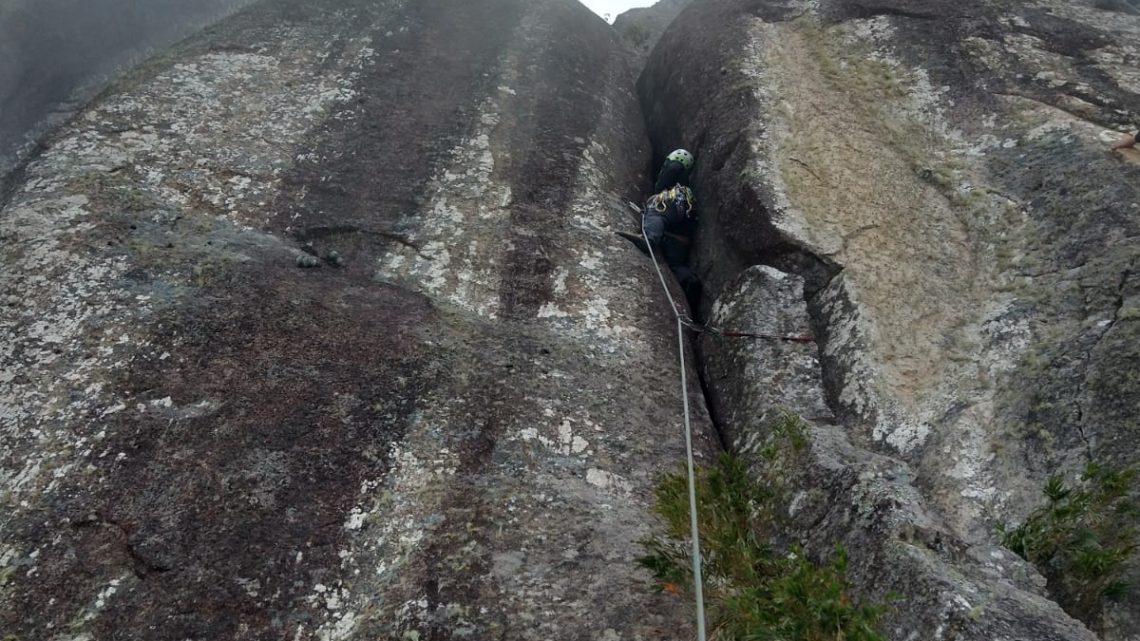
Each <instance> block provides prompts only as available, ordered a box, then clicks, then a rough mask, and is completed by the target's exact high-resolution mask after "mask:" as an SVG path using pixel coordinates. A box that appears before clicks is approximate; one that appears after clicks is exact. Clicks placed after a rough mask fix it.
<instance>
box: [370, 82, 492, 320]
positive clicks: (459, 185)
mask: <svg viewBox="0 0 1140 641" xmlns="http://www.w3.org/2000/svg"><path fill="white" fill-rule="evenodd" d="M508 99H509V96H508V97H506V98H504V97H503V96H492V97H488V98H486V99H485V100H484V101H483V104H482V105H481V107H480V112H479V113H480V115H479V117H478V118H477V123H478V124H477V126H476V129H475V131H473V132H472V133H471V135H470V136H469V137H468V138H467V139H466V140H464V141H462V142H461V143H459V144H458V145H457V146H456V147H454V148H453V149H452V150H451V151H450V152H449V154H448V161H447V162H446V164H445V165H444V167H443V168H442V169H441V170H440V171H439V172H438V174H437V175H436V176H435V178H433V180H432V181H431V183H430V187H429V191H430V193H431V199H430V201H429V203H428V205H427V206H426V208H425V211H423V212H422V213H421V215H420V217H419V218H420V220H421V221H422V224H421V227H420V229H419V230H418V232H417V234H416V239H417V240H418V241H420V242H422V243H423V245H422V249H421V250H418V251H417V250H416V249H414V248H413V247H402V248H400V249H397V250H393V252H392V253H389V254H387V255H385V256H384V257H382V258H381V259H380V264H379V266H378V269H377V273H376V275H377V278H380V279H382V280H387V281H392V282H396V283H400V284H402V285H404V286H410V287H413V288H415V289H418V290H421V291H423V292H424V293H426V294H429V295H431V296H433V297H435V298H438V299H440V300H443V301H446V302H448V303H451V304H453V305H456V306H458V307H460V308H462V309H465V310H467V311H470V312H473V313H476V314H479V315H480V316H483V317H486V318H495V317H496V316H497V314H498V309H499V284H500V282H501V280H502V276H501V274H500V273H499V269H500V265H501V264H502V262H503V256H505V254H506V252H507V251H508V250H509V249H510V248H509V246H508V243H507V242H505V238H506V237H507V236H508V235H509V231H510V211H509V207H510V203H511V190H510V187H509V186H508V185H506V184H503V183H501V182H500V181H498V180H496V178H495V167H496V162H495V151H494V144H497V143H493V142H492V141H493V139H497V136H498V134H499V124H500V116H499V114H500V112H501V111H502V109H503V108H504V106H503V104H502V103H503V102H505V101H506V100H508Z"/></svg>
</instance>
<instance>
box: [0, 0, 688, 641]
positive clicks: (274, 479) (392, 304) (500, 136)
mask: <svg viewBox="0 0 1140 641" xmlns="http://www.w3.org/2000/svg"><path fill="white" fill-rule="evenodd" d="M623 51H624V49H623V48H622V45H621V44H620V41H619V39H618V37H617V35H616V34H615V33H614V32H613V31H612V30H610V29H609V28H607V27H606V25H605V24H604V23H603V22H602V21H601V20H600V19H598V18H597V17H595V16H593V15H592V14H590V13H589V12H587V11H586V10H585V9H584V8H583V7H581V6H579V5H577V4H576V3H573V2H568V1H562V0H549V1H547V0H537V1H536V0H525V1H523V0H473V1H465V2H444V1H442V0H420V1H417V2H406V3H405V2H397V1H387V2H373V1H364V0H360V1H349V2H343V1H338V2H296V1H292V0H281V1H271V2H265V3H261V4H258V5H256V6H255V7H254V8H252V9H250V10H247V11H245V12H243V13H241V14H240V15H238V16H236V17H234V18H232V19H229V20H227V21H225V22H223V23H221V24H220V25H219V26H217V27H216V28H214V29H212V30H211V31H210V32H209V33H208V34H205V35H204V36H202V37H198V38H194V39H192V40H190V41H188V42H186V43H184V44H183V45H181V46H179V47H178V48H177V49H175V50H174V51H173V52H171V53H169V54H167V55H164V56H163V57H161V58H160V59H158V60H155V61H153V62H151V63H149V64H147V65H145V66H144V67H142V68H141V69H139V70H138V71H136V72H135V73H133V74H132V75H131V77H130V78H129V79H127V80H126V81H124V82H121V83H119V84H117V85H116V86H115V87H114V88H113V89H112V90H111V91H109V92H108V93H107V94H106V95H104V96H103V97H102V98H101V99H100V100H99V101H98V102H96V103H94V104H93V105H91V106H90V107H89V108H87V109H86V110H85V111H84V112H83V113H82V114H81V115H80V116H79V117H78V118H77V119H76V120H75V121H74V122H73V123H71V124H69V125H68V126H66V127H64V128H62V129H61V130H60V131H58V132H57V133H56V134H55V135H53V136H52V137H51V138H50V140H48V141H47V144H46V146H45V148H44V149H43V151H42V152H41V153H39V154H38V155H37V156H36V157H35V158H34V159H33V160H32V162H30V163H29V164H28V165H27V166H26V167H25V168H23V169H22V170H21V173H20V176H19V180H18V182H16V183H14V185H13V188H12V190H11V191H10V193H8V194H6V196H5V201H4V204H3V210H2V212H0V237H2V239H3V240H2V243H3V244H2V247H3V249H2V252H3V253H2V256H3V270H2V272H0V294H2V295H3V297H4V298H3V303H4V305H5V307H4V313H3V315H2V316H0V332H2V336H3V340H0V346H2V347H0V350H2V358H3V362H4V367H3V371H2V373H0V430H2V434H3V435H2V438H0V488H2V490H3V491H2V493H0V501H2V507H0V515H2V516H0V630H2V631H3V634H0V636H5V635H11V636H12V637H14V638H17V639H21V640H23V639H60V640H63V639H69V640H75V641H79V640H85V639H100V640H101V639H148V640H155V641H157V640H164V639H170V640H179V641H181V640H184V639H321V640H323V641H328V640H335V639H384V638H403V639H411V638H419V639H450V638H473V639H489V638H495V639H551V638H563V639H600V640H601V639H605V640H610V639H625V640H631V639H646V640H649V639H654V640H656V639H670V638H683V637H686V636H688V635H689V634H690V633H689V626H690V623H689V622H690V620H691V615H690V609H689V606H688V605H687V604H683V603H679V602H678V601H676V600H675V599H674V598H672V597H669V596H668V595H661V594H660V593H659V591H657V590H654V589H652V586H650V585H648V583H647V579H648V576H647V575H644V574H641V573H639V571H638V570H636V569H635V565H634V563H633V562H632V561H633V557H634V556H635V555H637V554H638V553H639V552H640V550H639V546H638V545H637V541H638V539H640V538H641V537H643V536H645V535H646V534H647V533H648V532H649V531H650V528H651V527H652V520H651V519H650V518H649V516H648V513H647V505H648V503H649V501H650V499H651V487H652V484H653V481H654V478H655V476H656V475H657V474H658V473H659V472H661V471H663V470H666V469H669V468H671V467H673V466H674V465H675V464H676V462H677V461H679V460H681V458H682V456H683V449H682V448H683V441H682V438H681V432H680V415H679V409H680V399H678V398H677V392H676V385H677V383H676V381H677V375H678V372H677V371H676V367H677V366H676V358H675V353H674V349H675V347H674V346H675V342H674V341H675V339H674V337H673V336H672V333H671V332H672V328H673V325H672V316H671V314H670V313H669V312H668V310H667V308H666V307H665V304H664V302H663V296H662V295H661V292H660V291H659V289H658V285H657V283H656V280H655V279H656V276H655V274H653V272H652V268H651V266H650V265H649V264H648V263H647V261H646V260H645V259H644V257H642V256H641V255H640V254H639V253H638V252H637V251H636V250H635V249H634V248H632V247H631V246H629V244H628V243H626V242H625V241H624V240H622V239H620V238H618V237H617V236H615V235H614V234H612V233H611V232H612V230H613V229H615V228H618V227H623V228H629V227H632V226H633V223H632V221H631V220H630V219H629V216H628V213H626V212H625V210H624V205H623V200H624V199H627V198H634V197H636V196H637V192H638V190H639V188H640V187H641V183H642V182H643V181H644V180H645V177H644V176H643V175H640V174H638V173H637V172H638V170H643V169H644V167H646V166H647V165H648V157H647V155H648V146H647V143H646V136H645V134H644V130H643V127H642V119H641V114H640V111H639V107H638V102H637V99H636V97H635V96H634V93H633V84H634V74H635V69H633V68H632V67H631V65H630V63H629V60H628V58H627V57H626V55H625V54H624V53H623ZM314 259H315V260H314ZM301 266H304V267H307V268H304V269H303V268H301ZM694 379H695V376H694ZM694 395H695V396H697V398H694V399H693V400H694V403H693V404H694V407H696V408H698V410H699V408H700V407H701V404H700V402H699V392H694ZM697 427H698V429H700V430H701V434H702V436H701V439H702V443H703V445H702V449H705V450H707V449H708V448H709V447H710V443H711V440H710V436H709V423H708V421H707V419H705V418H703V416H701V415H699V416H697ZM5 638H7V637H5Z"/></svg>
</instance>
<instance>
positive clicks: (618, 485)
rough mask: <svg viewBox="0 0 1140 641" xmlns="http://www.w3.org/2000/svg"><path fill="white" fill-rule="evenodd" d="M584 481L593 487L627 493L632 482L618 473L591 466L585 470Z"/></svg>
mask: <svg viewBox="0 0 1140 641" xmlns="http://www.w3.org/2000/svg"><path fill="white" fill-rule="evenodd" d="M586 482H587V483H589V484H590V485H593V486H594V487H596V488H598V489H601V490H605V491H607V492H612V493H615V494H619V495H622V494H629V493H630V492H631V491H632V489H633V484H631V483H630V482H629V481H628V480H626V479H625V478H623V477H622V476H621V475H619V474H615V473H613V472H607V471H605V470H600V469H598V468H596V467H591V468H590V469H588V470H586Z"/></svg>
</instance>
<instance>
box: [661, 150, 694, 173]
mask: <svg viewBox="0 0 1140 641" xmlns="http://www.w3.org/2000/svg"><path fill="white" fill-rule="evenodd" d="M666 158H667V159H669V160H676V161H677V162H679V163H681V164H682V165H684V167H685V169H692V168H693V154H691V153H689V152H688V151H686V150H684V149H675V150H673V151H672V152H670V153H669V155H668V156H666Z"/></svg>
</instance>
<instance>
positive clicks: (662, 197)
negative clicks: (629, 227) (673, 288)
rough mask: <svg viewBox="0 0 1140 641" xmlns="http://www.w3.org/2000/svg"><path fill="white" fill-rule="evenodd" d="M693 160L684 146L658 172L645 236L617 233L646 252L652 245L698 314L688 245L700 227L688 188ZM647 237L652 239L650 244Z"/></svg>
mask: <svg viewBox="0 0 1140 641" xmlns="http://www.w3.org/2000/svg"><path fill="white" fill-rule="evenodd" d="M693 160H694V159H693V154H691V153H690V152H688V151H686V150H684V149H676V150H674V151H672V152H671V153H670V154H669V155H668V156H667V157H666V158H665V163H664V164H663V165H661V170H660V171H658V172H657V181H656V182H655V183H654V185H653V195H652V196H650V197H649V199H648V200H646V202H645V206H644V207H643V209H642V227H643V230H644V232H645V235H644V237H643V236H642V234H633V233H629V232H618V234H619V235H621V236H622V237H624V238H627V239H629V240H630V241H631V242H633V243H634V244H635V245H637V247H638V248H639V249H641V251H643V252H645V253H646V254H648V253H649V248H650V247H652V249H653V255H655V256H662V257H663V258H664V259H665V263H666V264H667V265H669V269H670V270H672V271H673V275H674V276H676V278H677V282H678V283H680V284H681V289H682V290H684V292H685V298H686V299H687V300H688V302H689V309H690V311H691V312H692V313H693V314H694V315H695V314H696V313H697V310H698V303H699V302H700V298H701V280H700V278H699V277H698V276H697V274H696V272H694V271H693V270H692V268H690V267H689V246H690V245H691V244H692V240H693V234H694V233H695V232H696V227H697V210H696V200H695V199H694V197H693V190H692V189H690V188H689V172H690V170H692V168H693ZM646 238H648V239H649V246H648V247H647V246H646V244H645V239H646Z"/></svg>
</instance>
